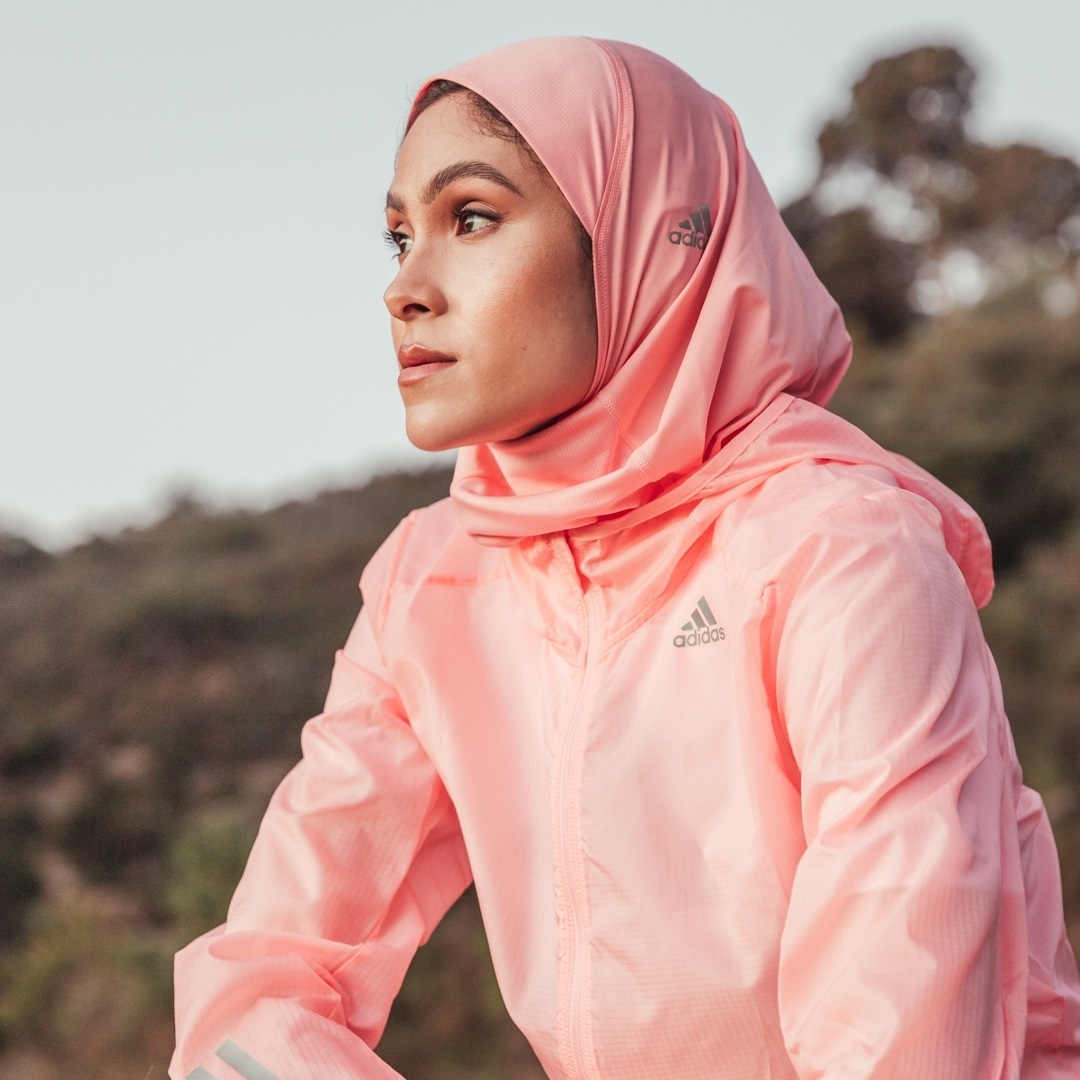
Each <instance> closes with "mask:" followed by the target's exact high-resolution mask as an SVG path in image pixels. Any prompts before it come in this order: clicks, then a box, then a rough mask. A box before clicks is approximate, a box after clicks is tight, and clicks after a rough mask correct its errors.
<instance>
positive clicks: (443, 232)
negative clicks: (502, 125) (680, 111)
mask: <svg viewBox="0 0 1080 1080" xmlns="http://www.w3.org/2000/svg"><path fill="white" fill-rule="evenodd" d="M386 202H387V206H386V220H387V225H388V229H389V234H390V237H391V240H392V242H393V243H394V245H395V246H396V247H397V249H398V251H399V254H398V256H397V259H398V272H397V275H396V276H395V278H394V280H393V282H391V284H390V287H389V288H388V289H387V290H386V294H385V297H384V299H385V301H386V306H387V307H388V308H389V309H390V316H391V327H392V331H393V338H394V347H395V348H396V350H397V355H398V363H399V365H400V372H399V375H398V386H399V388H400V390H401V396H402V399H403V400H404V402H405V418H406V419H405V424H406V430H407V432H408V436H409V439H410V441H411V442H413V443H414V444H415V445H416V446H418V447H420V448H421V449H423V450H445V449H449V448H450V447H455V446H465V445H468V444H472V443H482V442H499V441H504V440H507V439H516V438H518V437H520V436H522V435H527V434H530V433H531V432H534V431H537V430H539V429H540V428H542V427H544V426H545V425H547V424H549V423H550V422H551V421H552V420H554V419H555V418H556V417H558V416H561V415H562V414H563V413H565V412H567V411H569V410H570V409H572V408H573V407H574V406H575V405H577V404H578V403H579V402H580V401H581V400H582V398H583V397H584V396H585V394H586V393H587V392H588V389H589V386H590V384H591V382H592V377H593V370H594V368H595V365H596V305H595V301H594V298H593V283H592V274H591V268H590V267H589V266H588V264H587V262H586V260H585V259H584V257H583V255H582V252H581V244H580V240H579V231H578V230H579V226H578V224H577V221H576V219H575V217H574V214H573V211H572V210H571V209H570V207H569V205H568V203H567V202H566V199H565V198H564V196H563V194H562V192H561V191H560V190H559V189H558V187H557V186H556V184H555V182H554V181H553V180H552V179H551V177H550V176H549V175H548V174H547V172H546V171H542V170H541V169H539V168H538V167H537V166H536V165H535V164H534V163H533V162H531V161H530V160H529V159H528V157H527V155H526V154H525V153H524V152H523V151H522V150H521V149H520V148H519V147H518V146H517V145H515V144H514V143H512V142H510V141H509V140H507V139H502V138H499V137H497V136H494V135H485V134H483V133H482V132H480V131H479V130H478V128H477V125H476V121H475V120H474V119H472V117H471V114H470V112H469V109H468V104H467V101H466V100H465V98H464V95H463V94H461V93H456V94H451V95H449V96H447V97H444V98H441V99H440V100H438V101H436V102H435V103H434V104H432V105H430V106H429V107H428V108H427V109H425V110H424V112H422V113H421V114H420V116H419V117H417V119H416V122H415V123H414V124H413V126H412V128H411V129H410V130H409V133H408V134H407V135H406V136H405V141H404V142H403V143H402V144H401V150H400V151H399V153H398V160H397V169H396V171H395V173H394V180H393V184H392V186H391V188H390V191H389V193H388V194H387V200H386Z"/></svg>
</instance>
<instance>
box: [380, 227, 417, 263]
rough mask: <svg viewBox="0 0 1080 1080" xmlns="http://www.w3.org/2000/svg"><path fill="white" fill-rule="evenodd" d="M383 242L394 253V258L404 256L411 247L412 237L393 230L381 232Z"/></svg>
mask: <svg viewBox="0 0 1080 1080" xmlns="http://www.w3.org/2000/svg"><path fill="white" fill-rule="evenodd" d="M383 241H384V242H385V243H386V246H387V247H388V248H390V250H391V251H392V252H393V253H394V258H398V257H399V256H401V255H404V254H406V253H407V252H408V250H409V248H411V247H412V237H411V236H406V235H405V234H404V233H403V232H397V231H396V230H394V229H384V230H383Z"/></svg>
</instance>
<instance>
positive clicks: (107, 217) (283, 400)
mask: <svg viewBox="0 0 1080 1080" xmlns="http://www.w3.org/2000/svg"><path fill="white" fill-rule="evenodd" d="M541 34H588V35H592V36H596V37H609V38H616V39H621V40H624V41H631V42H634V43H636V44H639V45H644V46H646V47H648V48H651V49H653V50H655V51H656V52H659V53H662V54H664V55H665V56H667V57H669V58H670V59H671V60H673V61H674V62H675V63H677V64H679V65H680V66H682V67H683V68H685V69H686V70H687V71H689V72H690V73H691V74H692V75H693V76H694V77H695V78H697V79H698V81H699V82H701V83H703V84H704V85H705V86H707V87H708V88H709V89H711V90H713V91H714V92H716V93H718V94H719V95H720V96H721V97H723V98H725V99H726V100H727V101H728V102H729V103H730V104H731V105H732V106H733V107H734V109H735V111H736V113H737V114H738V115H739V117H740V120H741V123H742V126H743V129H744V131H745V133H746V138H747V142H748V145H749V147H750V150H751V152H752V153H753V155H754V157H755V159H756V160H757V162H758V165H759V166H760V168H761V171H762V173H763V174H764V176H765V179H766V182H767V183H768V185H769V188H770V190H771V191H772V193H773V196H774V198H775V199H776V200H777V202H778V203H781V204H783V203H784V202H785V201H787V200H788V199H790V198H792V197H794V196H796V195H797V194H799V193H801V191H803V190H804V189H805V188H806V186H807V185H808V184H809V183H810V181H811V180H812V179H813V176H814V174H815V171H816V164H817V162H816V152H815V144H814V137H815V135H816V133H817V131H818V129H819V128H820V126H821V124H822V122H823V121H824V120H825V119H827V118H828V117H829V116H831V115H833V114H835V113H836V112H838V111H840V110H841V109H842V108H843V107H844V105H845V103H846V100H847V92H848V90H849V88H850V86H851V84H852V82H853V81H854V80H855V78H857V77H858V76H859V75H860V74H861V73H862V72H863V71H864V70H865V68H866V66H867V65H868V64H869V62H870V61H871V60H873V59H874V58H876V57H878V56H882V55H887V54H889V53H891V52H897V51H900V50H902V49H905V48H909V47H912V46H914V45H918V44H924V43H945V44H952V45H956V46H958V47H960V48H961V49H962V50H963V51H964V53H965V55H966V56H967V57H968V58H969V60H971V61H972V62H973V63H974V64H975V66H976V68H977V70H978V72H979V82H978V84H977V88H976V91H977V95H976V109H975V115H974V118H973V119H974V124H973V132H974V134H975V135H977V136H978V137H980V138H983V139H986V140H989V141H994V142H1001V141H1009V140H1015V139H1024V140H1027V141H1033V142H1037V143H1039V144H1041V145H1043V146H1046V147H1048V148H1049V149H1052V150H1055V151H1058V152H1063V153H1067V154H1069V155H1071V156H1073V157H1077V158H1080V109H1078V108H1077V104H1078V103H1080V62H1078V61H1080V55H1078V54H1080V4H1078V3H1077V0H1028V2H1026V3H1025V4H1022V5H1016V4H1013V5H988V4H986V3H985V0H907V2H906V3H905V4H904V5H872V4H868V3H866V0H815V2H814V3H809V4H808V3H805V2H804V0H755V2H754V3H753V4H749V3H742V4H739V5H735V4H732V3H728V2H724V0H720V2H715V0H714V2H712V3H709V4H704V3H700V2H698V3H690V2H688V0H665V2H664V3H662V4H660V3H651V4H645V3H643V2H642V0H573V2H571V0H544V3H542V4H537V3H533V4H530V3H522V2H516V3H491V2H489V0H470V3H469V4H468V5H455V4H454V3H453V0H414V2H412V3H404V2H399V3H396V4H385V3H384V4H383V5H382V6H381V7H378V6H376V5H375V4H372V3H371V2H370V0H364V2H361V0H351V2H345V0H305V2H303V3H301V2H299V0H293V2H290V3H285V2H280V0H183V2H180V0H94V3H92V4H91V3H87V2H86V0H0V531H2V530H7V531H13V532H17V533H20V534H22V535H24V536H28V537H30V538H31V539H33V540H34V541H36V542H37V543H40V544H43V545H46V546H50V547H58V546H63V545H66V544H70V543H74V542H77V541H78V540H80V539H82V538H84V537H86V536H87V535H90V534H91V533H93V532H107V531H111V530H113V529H117V528H120V527H122V526H124V525H126V524H138V523H142V522H146V521H149V520H152V519H153V518H154V517H155V516H157V515H158V514H160V513H161V511H162V509H163V508H164V507H165V505H167V502H168V500H169V499H171V498H174V497H175V496H176V495H177V494H180V493H193V494H195V495H197V496H199V497H201V498H203V499H205V500H207V501H208V502H211V503H213V504H215V505H230V504H240V505H250V506H264V505H269V504H272V503H274V502H277V501H280V500H282V499H284V498H288V497H297V496H302V495H304V494H307V493H311V492H314V491H316V490H318V489H320V488H323V487H327V486H339V485H344V484H350V483H355V482H358V481H360V480H362V479H363V478H365V477H366V476H369V475H371V474H372V473H374V472H377V471H379V470H381V469H385V468H389V467H398V466H406V467H422V466H423V465H425V464H431V463H433V459H432V458H431V457H430V456H429V455H425V454H421V453H420V452H419V451H416V450H413V449H412V448H411V447H410V446H409V444H408V442H407V441H406V439H405V436H404V433H403V411H402V408H401V404H400V400H399V398H398V394H397V387H396V384H395V375H396V362H395V359H394V356H393V352H392V349H391V346H390V336H389V326H388V317H387V314H386V311H385V308H384V307H383V305H382V301H381V295H382V291H383V289H384V288H385V286H386V285H387V283H388V282H389V280H390V278H391V276H392V273H393V265H394V264H393V263H392V261H391V258H390V256H389V253H388V251H387V249H386V247H385V245H384V243H383V240H382V238H381V230H382V228H383V223H382V205H383V202H384V197H385V192H386V187H387V185H388V183H389V180H390V177H391V174H392V172H393V155H394V150H395V147H396V145H397V142H398V140H399V138H400V136H401V132H402V122H403V118H404V114H405V111H406V109H407V106H408V102H409V100H410V94H411V91H413V90H415V88H416V87H417V86H418V84H419V83H420V82H422V81H423V79H424V78H425V77H426V76H428V75H431V74H433V73H435V72H436V71H439V70H441V69H442V68H444V67H447V66H450V65H451V64H453V63H455V62H457V61H460V60H463V59H466V58H467V57H469V56H472V55H476V54H477V53H480V52H483V51H486V50H487V49H489V48H493V47H495V46H497V45H500V44H503V43H505V42H508V41H513V40H517V39H519V38H524V37H532V36H536V35H541Z"/></svg>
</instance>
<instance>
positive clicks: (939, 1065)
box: [765, 489, 1061, 1080]
mask: <svg viewBox="0 0 1080 1080" xmlns="http://www.w3.org/2000/svg"><path fill="white" fill-rule="evenodd" d="M936 515H937V511H936V510H934V509H933V508H932V507H930V506H929V504H927V503H925V502H923V501H922V500H920V499H917V498H916V497H914V496H910V495H906V494H904V493H901V492H897V491H894V490H892V489H887V490H883V491H882V492H881V493H880V495H878V496H866V497H862V498H856V499H853V500H851V501H849V502H847V503H845V504H844V505H842V506H840V507H837V508H834V509H833V510H831V511H829V513H828V515H827V516H826V517H825V518H824V519H823V520H822V521H820V522H819V523H818V524H817V525H816V527H815V528H814V530H813V532H812V534H811V535H808V536H807V537H806V538H805V540H804V541H803V542H802V543H801V544H800V545H799V546H798V550H797V551H796V552H795V553H794V555H793V556H792V557H791V558H790V559H789V560H788V561H787V562H786V563H785V566H784V568H783V570H782V571H781V572H779V573H778V575H777V576H776V578H775V580H774V584H773V586H772V587H771V590H770V595H769V597H768V600H767V608H768V609H771V612H772V614H771V616H770V617H769V618H767V620H766V624H765V626H766V634H767V636H768V637H769V638H770V642H769V644H768V645H767V647H768V648H769V649H771V655H773V656H774V657H775V664H776V670H775V686H776V707H777V710H778V712H779V715H780V718H781V721H782V723H783V725H784V727H785V729H786V731H787V733H788V737H789V739H790V743H791V751H792V753H793V755H794V758H795V761H796V763H797V765H798V769H799V775H800V784H801V803H802V813H803V828H804V832H805V840H806V847H805V851H804V854H803V856H802V858H801V860H800V862H799V865H798V867H797V870H796V873H795V877H794V882H793V885H792V889H791V897H790V905H789V911H788V915H787V919H786V924H785V928H784V932H783V935H782V939H781V952H780V967H779V1000H780V1011H781V1024H782V1027H783V1031H784V1037H785V1041H786V1045H787V1048H788V1053H789V1055H790V1057H791V1060H792V1062H793V1064H794V1066H795V1070H796V1072H797V1074H798V1076H799V1077H800V1080H841V1078H842V1080H871V1078H872V1080H909V1078H911V1077H918V1078H919V1080H959V1078H963V1080H1000V1078H1003V1077H1006V1076H1015V1075H1017V1074H1018V1070H1019V1061H1020V1059H1021V1057H1022V1055H1023V1040H1024V1015H1025V1010H1026V1000H1025V999H1026V967H1027V939H1026V934H1027V930H1026V925H1025V924H1026V918H1025V898H1024V883H1023V874H1022V869H1021V867H1020V851H1019V844H1018V840H1017V820H1016V793H1018V792H1019V775H1018V771H1017V767H1016V766H1015V760H1014V758H1013V756H1012V750H1011V740H1010V739H1009V737H1008V731H1007V726H1006V721H1005V718H1004V715H1003V712H1002V707H1001V701H1000V696H999V693H998V689H997V682H996V676H995V675H994V673H993V670H992V664H993V661H992V659H991V658H990V655H989V652H988V650H987V648H986V645H985V642H984V640H983V637H982V632H981V629H980V626H979V621H978V617H977V614H976V611H975V607H974V604H973V603H972V601H971V598H970V596H969V594H968V591H967V589H966V587H965V584H964V581H963V578H962V576H961V574H960V571H959V570H958V568H957V567H956V565H955V564H954V563H953V561H952V559H951V558H950V557H949V555H948V553H947V552H946V550H945V548H944V545H943V543H942V540H941V535H940V527H939V524H938V522H937V520H936ZM1044 854H1045V853H1044ZM1040 869H1041V870H1042V871H1044V872H1049V873H1052V874H1053V875H1054V876H1055V877H1056V876H1057V874H1058V869H1057V866H1056V862H1055V864H1054V865H1053V866H1052V867H1051V866H1044V867H1041V868H1040ZM1057 918H1058V919H1060V918H1061V915H1060V912H1059V913H1058V915H1057Z"/></svg>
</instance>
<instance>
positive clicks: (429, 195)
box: [386, 161, 522, 214]
mask: <svg viewBox="0 0 1080 1080" xmlns="http://www.w3.org/2000/svg"><path fill="white" fill-rule="evenodd" d="M468 177H471V178H474V179H477V180H488V181H490V182H491V183H493V184H498V185H499V186H500V187H504V188H506V189H507V190H508V191H512V192H513V193H514V194H515V195H521V194H522V192H521V189H520V188H519V187H518V186H517V184H515V183H514V182H513V180H511V179H510V178H509V177H508V176H505V175H504V174H503V173H501V172H499V170H498V169H496V168H495V166H494V165H489V164H487V162H485V161H458V162H456V163H455V164H453V165H447V166H446V168H445V169H440V170H439V171H438V172H437V173H436V174H435V175H434V176H433V177H432V178H431V179H430V180H429V181H428V182H427V186H426V187H425V188H424V190H423V192H422V193H421V195H420V201H421V202H422V203H423V204H424V205H425V206H427V205H430V204H431V203H433V202H434V201H435V200H436V199H437V198H438V196H439V192H440V191H442V190H443V188H445V187H448V186H449V185H450V184H452V183H453V182H454V181H455V180H462V179H465V178H468ZM386 209H387V210H396V211H397V212H398V213H399V214H403V213H405V200H404V199H402V197H401V196H400V195H398V194H396V193H395V192H393V191H388V192H387V193H386Z"/></svg>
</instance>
